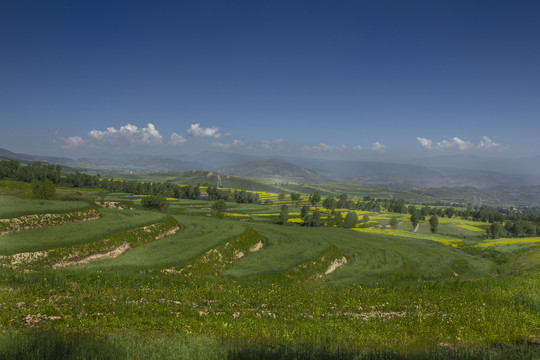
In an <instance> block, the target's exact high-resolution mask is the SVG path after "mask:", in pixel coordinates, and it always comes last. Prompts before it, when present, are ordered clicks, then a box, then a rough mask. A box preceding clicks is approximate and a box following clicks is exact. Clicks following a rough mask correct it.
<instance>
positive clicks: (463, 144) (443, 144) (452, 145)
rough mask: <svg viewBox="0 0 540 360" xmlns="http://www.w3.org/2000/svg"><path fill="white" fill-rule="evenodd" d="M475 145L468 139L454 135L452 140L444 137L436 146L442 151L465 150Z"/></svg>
mask: <svg viewBox="0 0 540 360" xmlns="http://www.w3.org/2000/svg"><path fill="white" fill-rule="evenodd" d="M473 147H474V144H473V143H471V142H469V141H466V140H462V139H460V138H458V137H457V136H454V137H453V138H452V139H450V140H446V139H444V140H442V141H439V142H437V145H436V146H435V148H436V149H437V150H442V151H445V150H451V149H458V150H461V151H465V150H470V149H472V148H473Z"/></svg>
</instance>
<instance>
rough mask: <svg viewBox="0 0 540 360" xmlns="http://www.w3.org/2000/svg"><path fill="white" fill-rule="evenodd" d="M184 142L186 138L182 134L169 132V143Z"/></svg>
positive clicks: (179, 143)
mask: <svg viewBox="0 0 540 360" xmlns="http://www.w3.org/2000/svg"><path fill="white" fill-rule="evenodd" d="M185 142H186V138H185V137H183V136H182V135H178V134H177V133H175V132H173V133H172V134H171V139H170V140H169V144H171V145H183V144H184V143H185Z"/></svg>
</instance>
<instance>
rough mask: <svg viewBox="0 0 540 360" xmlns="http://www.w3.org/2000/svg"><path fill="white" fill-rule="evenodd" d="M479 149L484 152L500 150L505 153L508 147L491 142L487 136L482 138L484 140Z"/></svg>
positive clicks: (481, 141)
mask: <svg viewBox="0 0 540 360" xmlns="http://www.w3.org/2000/svg"><path fill="white" fill-rule="evenodd" d="M478 148H479V149H484V150H499V151H503V150H504V149H506V147H504V146H502V145H501V144H499V143H496V142H495V141H493V140H491V139H490V138H488V137H487V136H482V140H480V143H479V144H478Z"/></svg>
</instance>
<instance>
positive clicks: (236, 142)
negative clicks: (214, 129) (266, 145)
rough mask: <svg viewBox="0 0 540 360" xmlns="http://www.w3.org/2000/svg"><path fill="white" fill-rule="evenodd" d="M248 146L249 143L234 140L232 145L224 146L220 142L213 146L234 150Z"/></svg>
mask: <svg viewBox="0 0 540 360" xmlns="http://www.w3.org/2000/svg"><path fill="white" fill-rule="evenodd" d="M246 144H247V141H242V140H236V139H235V140H233V141H232V143H230V144H224V143H220V142H213V143H212V146H213V147H216V148H219V149H232V148H239V147H242V146H244V145H246Z"/></svg>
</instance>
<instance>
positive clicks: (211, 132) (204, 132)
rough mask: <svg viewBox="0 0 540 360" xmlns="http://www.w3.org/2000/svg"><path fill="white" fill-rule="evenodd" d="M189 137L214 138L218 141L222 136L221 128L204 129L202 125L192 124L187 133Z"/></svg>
mask: <svg viewBox="0 0 540 360" xmlns="http://www.w3.org/2000/svg"><path fill="white" fill-rule="evenodd" d="M187 133H188V135H189V136H197V137H213V138H216V139H219V138H220V137H221V136H222V134H221V133H220V132H219V128H217V127H209V128H202V127H201V124H199V123H196V124H191V126H190V127H189V129H188V131H187Z"/></svg>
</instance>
